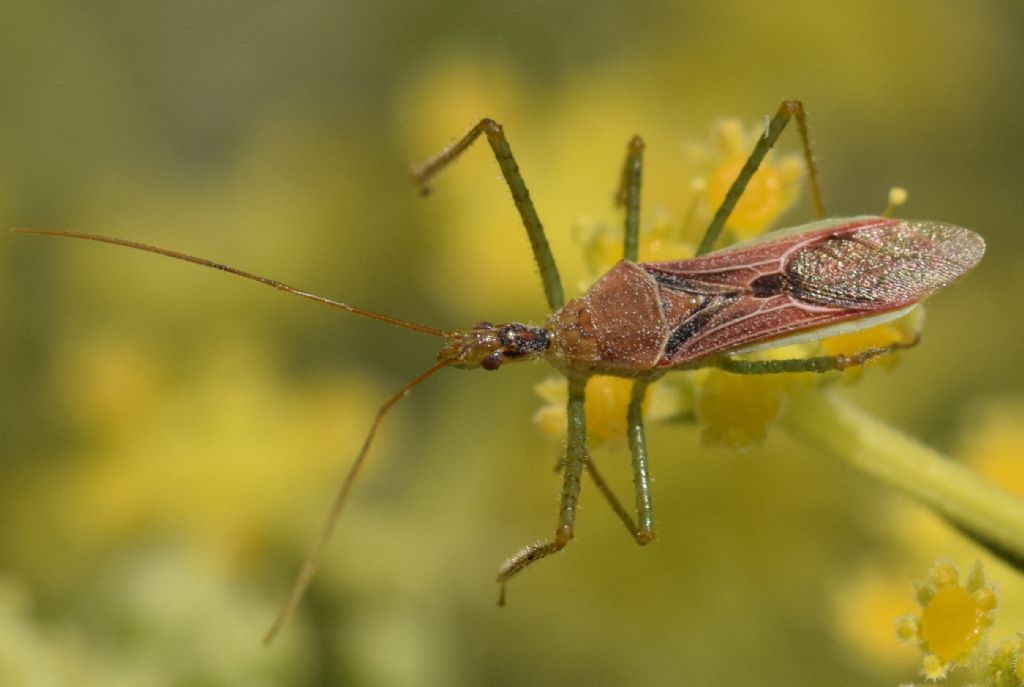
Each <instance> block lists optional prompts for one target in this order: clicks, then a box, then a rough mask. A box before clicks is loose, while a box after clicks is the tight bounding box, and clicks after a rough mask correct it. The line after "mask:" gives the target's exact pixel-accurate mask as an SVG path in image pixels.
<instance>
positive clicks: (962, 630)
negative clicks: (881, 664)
mask: <svg viewBox="0 0 1024 687" xmlns="http://www.w3.org/2000/svg"><path fill="white" fill-rule="evenodd" d="M917 603H918V605H919V606H920V607H921V612H920V613H918V614H916V615H909V616H904V617H902V618H899V619H897V621H896V635H897V637H898V638H899V639H900V640H902V641H904V642H908V643H912V644H916V645H917V646H918V648H920V650H921V651H922V652H923V653H924V659H923V661H922V672H923V674H924V676H925V678H927V679H929V680H940V679H942V678H944V677H946V676H947V675H948V674H949V671H950V670H951V669H952V668H954V667H956V666H958V665H972V666H975V670H977V666H978V665H980V664H982V663H984V664H987V665H992V664H993V661H994V660H995V659H996V658H999V657H1000V656H1001V655H1002V654H1001V653H1000V651H1001V650H997V651H996V652H995V653H994V654H988V653H987V649H986V647H985V644H984V642H983V639H984V637H985V633H986V632H987V631H988V629H989V627H991V626H992V623H993V622H994V621H995V615H996V608H997V607H998V606H999V594H998V592H997V591H996V588H995V587H994V586H993V585H992V584H990V583H989V582H988V581H987V580H986V579H985V571H984V569H983V568H982V566H981V562H980V561H979V562H977V563H975V564H974V567H973V568H972V569H971V572H970V574H969V575H968V576H967V579H966V580H964V581H963V582H961V581H960V572H959V570H958V569H957V567H956V564H954V563H953V562H952V561H948V560H943V561H938V562H936V563H935V564H933V565H932V567H931V569H930V570H929V571H928V580H927V581H925V582H921V583H919V584H918V585H917ZM1002 651H1005V650H1002ZM981 658H985V659H987V660H984V661H982V660H981ZM972 659H974V660H973V662H972Z"/></svg>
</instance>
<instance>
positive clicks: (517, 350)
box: [437, 322, 549, 370]
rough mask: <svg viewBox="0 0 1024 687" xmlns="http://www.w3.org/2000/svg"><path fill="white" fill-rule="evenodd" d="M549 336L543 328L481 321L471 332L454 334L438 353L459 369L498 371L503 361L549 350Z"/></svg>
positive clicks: (440, 357) (514, 323)
mask: <svg viewBox="0 0 1024 687" xmlns="http://www.w3.org/2000/svg"><path fill="white" fill-rule="evenodd" d="M548 345H549V341H548V333H547V330H545V329H543V328H542V327H531V326H529V325H526V324H519V323H518V322H509V323H507V324H491V323H490V322H478V323H477V324H475V325H473V328H472V329H467V330H464V331H459V332H453V333H452V334H451V335H450V340H449V342H448V343H447V344H445V346H444V347H443V348H442V349H441V352H440V353H438V354H437V359H438V360H446V361H449V362H450V363H451V364H453V365H455V366H456V367H464V368H472V367H482V368H484V369H485V370H497V369H498V368H499V367H501V364H502V363H504V362H512V361H518V360H530V359H531V358H536V357H538V356H541V355H543V354H544V352H545V351H546V350H547V349H548Z"/></svg>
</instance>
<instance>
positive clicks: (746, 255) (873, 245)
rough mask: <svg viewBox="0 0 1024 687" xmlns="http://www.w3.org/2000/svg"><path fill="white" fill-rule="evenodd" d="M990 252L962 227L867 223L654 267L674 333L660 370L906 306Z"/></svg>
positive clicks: (840, 224)
mask: <svg viewBox="0 0 1024 687" xmlns="http://www.w3.org/2000/svg"><path fill="white" fill-rule="evenodd" d="M984 251H985V244H984V242H983V241H982V239H981V237H980V236H978V235H977V234H975V233H974V232H972V231H969V230H967V229H963V228H961V227H956V226H952V225H948V224H940V223H937V222H926V221H908V220H897V219H889V218H883V217H866V218H857V219H852V220H837V221H831V222H829V223H828V224H826V225H824V226H822V225H820V224H819V225H817V226H816V227H814V228H812V229H810V230H809V231H806V232H800V233H791V234H787V235H785V236H781V237H780V238H775V239H771V238H769V239H767V240H761V241H758V242H756V243H749V244H744V245H740V246H736V247H734V248H732V249H728V250H724V251H720V252H717V253H712V254H709V255H705V256H701V257H698V258H693V259H691V260H684V261H679V262H658V263H644V264H642V267H643V268H644V269H645V270H646V271H647V272H648V273H649V274H650V275H651V276H652V277H654V280H655V282H656V283H657V284H658V287H659V291H660V297H661V300H662V303H663V310H664V312H665V316H666V326H667V329H668V338H667V340H666V344H665V348H664V350H663V353H662V356H661V359H660V361H659V362H658V364H657V367H659V368H671V367H676V366H679V365H683V364H685V363H688V362H691V361H693V360H696V359H698V358H702V357H704V356H707V355H712V354H716V353H724V352H728V351H731V350H737V349H741V348H745V347H749V346H751V345H754V344H757V343H761V342H766V341H771V340H773V339H777V338H780V337H786V336H790V335H794V334H797V333H800V332H803V331H807V330H811V329H816V328H819V327H823V326H827V325H831V324H836V323H840V322H843V321H848V320H855V319H861V318H866V317H870V316H873V315H877V314H883V313H886V312H892V311H897V310H900V309H903V308H906V307H908V306H911V305H913V304H915V303H917V302H919V301H921V300H923V299H924V298H926V297H928V296H929V295H931V294H932V293H934V292H935V291H937V290H938V289H940V288H943V287H945V286H947V285H949V284H950V283H952V282H953V281H955V280H956V279H957V278H959V277H960V276H961V275H963V274H964V273H966V272H967V271H968V270H970V269H971V268H972V267H974V265H976V264H977V263H978V261H979V260H980V259H981V257H982V255H983V254H984ZM695 296H696V297H697V302H696V303H695V299H694V297H695Z"/></svg>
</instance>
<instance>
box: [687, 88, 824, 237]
mask: <svg viewBox="0 0 1024 687" xmlns="http://www.w3.org/2000/svg"><path fill="white" fill-rule="evenodd" d="M793 117H795V118H796V124H797V128H798V129H799V130H800V141H801V142H802V143H803V147H804V159H805V160H806V161H807V175H808V179H809V183H810V186H811V198H812V200H813V201H814V213H815V214H816V215H817V217H818V218H819V219H821V218H822V217H824V216H825V209H824V206H823V205H822V203H821V189H819V188H818V171H817V169H816V168H815V166H814V152H813V151H812V149H811V138H810V135H809V134H808V131H807V115H806V113H805V112H804V106H803V103H801V102H800V101H799V100H783V101H782V104H781V105H779V110H778V112H776V113H775V116H774V117H772V119H771V121H770V122H768V128H767V129H765V132H764V135H762V136H761V138H760V139H758V141H757V145H755V146H754V151H753V152H752V153H751V154H750V157H749V158H747V162H746V164H745V165H743V169H741V170H740V173H739V174H738V175H737V176H736V181H734V182H732V186H731V187H730V188H729V192H728V193H726V194H725V199H724V200H723V201H722V204H721V205H720V206H719V208H718V211H717V212H716V213H715V216H714V218H712V220H711V224H709V225H708V228H707V231H706V232H704V238H703V239H702V240H701V242H700V245H699V246H698V247H697V255H704V254H705V253H710V252H711V250H712V249H713V248H714V247H715V243H716V242H717V241H718V237H719V235H721V233H722V229H723V228H724V227H725V222H726V220H728V219H729V215H731V214H732V211H733V209H734V208H735V207H736V203H737V202H739V199H740V196H742V195H743V191H744V190H745V189H746V188H747V184H748V183H750V178H751V177H752V176H754V172H756V171H757V168H758V167H760V166H761V161H762V160H763V159H764V156H765V155H767V154H768V151H769V150H771V148H772V146H774V145H775V142H776V141H777V140H779V136H780V135H781V134H782V130H783V129H785V128H786V124H788V123H789V120H790V119H791V118H793Z"/></svg>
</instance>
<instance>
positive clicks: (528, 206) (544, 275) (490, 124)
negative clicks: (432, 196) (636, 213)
mask: <svg viewBox="0 0 1024 687" xmlns="http://www.w3.org/2000/svg"><path fill="white" fill-rule="evenodd" d="M480 134H485V135H486V136H487V142H488V143H490V144H491V150H493V151H494V157H495V158H496V159H497V160H498V166H499V167H501V174H502V176H504V177H505V183H506V184H508V188H509V190H510V191H511V192H512V200H513V201H514V202H515V204H516V209H517V210H519V216H520V218H522V220H523V226H524V227H526V234H527V236H528V237H529V238H530V247H531V248H532V249H533V257H534V260H536V261H537V268H538V269H539V270H540V277H541V280H542V281H543V282H544V295H545V297H546V298H547V300H548V306H549V307H550V308H551V310H553V311H554V310H558V309H559V308H561V307H562V305H563V304H564V303H565V295H564V291H563V290H562V280H561V278H560V277H559V276H558V267H557V266H556V265H555V257H554V256H553V255H552V254H551V247H550V246H549V245H548V240H547V237H546V236H545V235H544V227H543V226H542V225H541V223H540V218H539V217H537V210H536V209H535V208H534V207H533V201H532V200H531V199H530V191H529V190H528V189H527V188H526V182H525V181H523V175H522V173H521V172H520V171H519V165H518V164H516V159H515V157H513V155H512V149H511V148H510V147H509V145H508V139H507V138H506V137H505V132H504V130H503V129H502V127H501V125H500V124H498V123H497V122H495V121H494V120H493V119H481V120H480V121H479V122H477V124H476V126H474V127H473V128H472V129H470V130H469V133H467V134H466V135H465V136H463V137H462V138H461V139H459V140H458V141H456V142H455V143H454V144H452V145H451V146H449V147H448V148H445V149H444V150H442V151H441V152H440V153H438V154H437V155H435V156H434V157H432V158H430V159H429V160H427V161H426V162H425V163H423V164H422V165H420V166H419V167H415V168H414V169H413V170H412V172H411V174H412V180H413V182H415V183H416V185H417V186H419V187H420V190H421V191H422V192H423V194H424V195H426V194H428V193H429V192H430V186H429V182H430V180H431V178H433V176H434V175H435V174H437V173H438V172H439V171H441V170H442V169H444V168H445V167H446V166H447V165H448V164H449V163H450V162H452V160H454V159H455V158H457V157H458V156H459V155H461V154H462V153H463V152H464V151H465V150H466V149H467V148H469V146H471V145H472V144H473V141H475V140H476V139H477V138H478V137H479V136H480Z"/></svg>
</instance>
